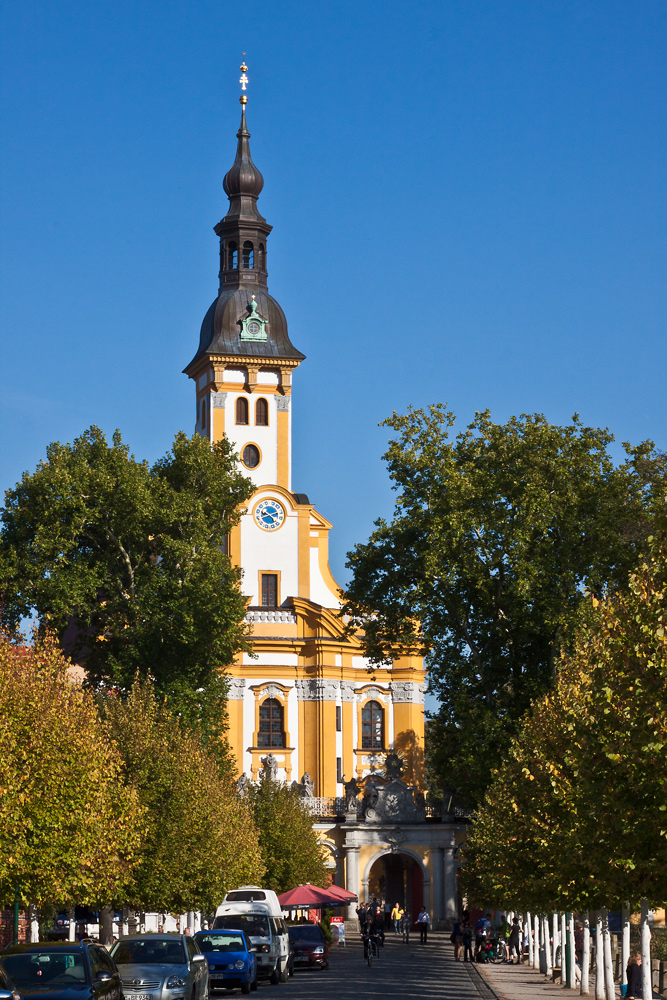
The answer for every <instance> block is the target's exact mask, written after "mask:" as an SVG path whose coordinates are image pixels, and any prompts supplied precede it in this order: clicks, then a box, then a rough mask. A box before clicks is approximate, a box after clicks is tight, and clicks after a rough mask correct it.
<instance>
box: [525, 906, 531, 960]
mask: <svg viewBox="0 0 667 1000" xmlns="http://www.w3.org/2000/svg"><path fill="white" fill-rule="evenodd" d="M526 930H527V933H528V965H529V966H530V967H531V968H532V967H533V921H532V919H531V916H530V913H528V912H526Z"/></svg>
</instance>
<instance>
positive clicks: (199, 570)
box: [0, 427, 252, 727]
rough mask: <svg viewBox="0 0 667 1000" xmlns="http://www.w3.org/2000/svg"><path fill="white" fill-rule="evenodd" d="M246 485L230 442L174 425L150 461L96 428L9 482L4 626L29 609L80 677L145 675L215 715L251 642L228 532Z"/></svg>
mask: <svg viewBox="0 0 667 1000" xmlns="http://www.w3.org/2000/svg"><path fill="white" fill-rule="evenodd" d="M251 492H252V485H251V483H250V481H249V480H248V479H246V478H245V477H244V476H242V475H241V474H240V473H239V472H238V471H237V470H236V464H235V461H234V454H233V452H232V449H231V446H230V444H229V442H228V441H226V440H223V441H220V442H217V443H216V444H214V445H213V446H212V447H211V445H210V444H209V442H208V441H206V440H204V439H203V438H201V437H199V436H198V435H195V436H194V437H192V438H188V437H186V435H185V434H182V433H180V434H178V435H177V436H176V439H175V441H174V445H173V447H172V449H171V451H170V452H169V453H168V454H167V455H166V456H165V457H164V458H163V459H161V460H160V461H159V462H157V463H156V464H155V465H154V466H153V468H149V466H148V464H147V463H146V462H139V461H137V460H136V459H135V458H134V457H133V456H132V455H130V453H129V449H128V447H127V446H126V445H124V444H123V443H122V441H121V438H120V433H119V432H118V431H116V433H115V434H114V437H113V443H112V444H111V445H108V444H107V441H106V439H105V437H104V434H103V433H102V432H101V431H100V430H99V429H98V428H96V427H91V428H90V429H89V430H88V431H86V433H85V434H83V435H82V436H81V437H79V438H77V439H76V440H75V441H74V443H73V444H64V445H63V444H59V443H55V444H51V445H49V447H48V449H47V457H46V460H45V461H44V462H42V463H40V465H39V466H38V468H37V470H36V471H35V472H34V473H25V474H24V476H23V479H22V480H21V482H20V483H18V484H17V486H16V487H15V488H14V489H12V490H9V491H8V492H7V494H6V502H5V506H4V508H3V510H2V512H1V514H0V517H1V520H2V543H1V548H0V592H2V594H3V601H2V615H3V618H4V623H5V626H6V627H7V628H9V629H12V628H15V627H16V625H17V623H18V622H19V621H20V619H21V618H23V617H25V616H29V615H33V614H34V615H36V616H37V617H38V619H39V621H40V626H41V627H42V628H45V627H47V626H48V627H49V628H54V629H55V630H57V632H58V634H59V635H60V636H61V639H62V641H63V642H64V643H65V646H66V649H67V650H68V652H70V653H71V655H72V656H74V657H77V658H83V659H84V660H85V665H86V671H87V677H88V682H89V683H90V684H92V685H94V686H98V685H99V684H100V683H102V682H105V683H107V684H109V683H110V684H112V685H114V686H116V687H118V688H120V689H121V690H122V691H127V690H128V689H129V687H130V686H131V684H132V682H133V679H134V677H135V674H136V673H137V672H138V673H139V674H140V675H141V676H143V677H148V676H150V677H151V678H153V680H154V681H155V684H156V687H157V689H158V690H159V691H160V692H161V693H162V694H164V695H166V696H167V697H168V698H169V700H170V702H171V704H172V705H173V706H174V707H175V708H176V709H177V710H178V711H179V712H180V713H181V715H182V716H183V718H184V719H185V720H186V721H188V722H200V723H201V724H202V725H206V724H211V725H213V726H214V727H216V726H219V723H220V720H221V719H222V718H223V716H222V712H221V710H220V705H221V700H222V698H223V696H224V678H223V676H222V673H221V671H222V669H223V668H224V667H225V665H226V664H228V663H230V662H232V660H233V657H234V654H235V653H236V652H237V651H238V650H239V649H243V648H246V646H245V641H246V638H245V637H246V627H245V626H244V624H243V619H244V614H245V600H244V598H243V595H242V594H241V592H240V589H239V571H238V570H237V569H234V568H233V567H232V565H231V563H230V560H229V558H228V557H227V555H225V540H226V536H227V534H228V532H229V531H230V529H231V527H232V526H233V525H234V524H236V523H237V521H238V518H239V516H240V515H239V505H240V504H241V503H242V502H243V501H244V500H246V499H247V498H248V496H249V495H250V493H251Z"/></svg>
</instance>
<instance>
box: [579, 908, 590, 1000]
mask: <svg viewBox="0 0 667 1000" xmlns="http://www.w3.org/2000/svg"><path fill="white" fill-rule="evenodd" d="M590 967H591V922H590V920H589V918H588V910H587V911H586V913H584V948H583V952H582V955H581V993H582V995H583V996H587V995H588V994H589V993H590V992H591V990H590V986H589V972H590Z"/></svg>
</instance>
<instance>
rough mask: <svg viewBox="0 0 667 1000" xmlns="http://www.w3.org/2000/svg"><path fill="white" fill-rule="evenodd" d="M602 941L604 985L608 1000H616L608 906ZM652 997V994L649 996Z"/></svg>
mask: <svg viewBox="0 0 667 1000" xmlns="http://www.w3.org/2000/svg"><path fill="white" fill-rule="evenodd" d="M602 941H603V943H604V985H605V992H606V994H607V1000H614V998H615V996H616V987H615V986H614V966H613V963H612V960H611V934H610V933H609V910H608V909H607V907H606V906H603V908H602ZM649 996H650V994H649Z"/></svg>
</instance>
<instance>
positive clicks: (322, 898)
mask: <svg viewBox="0 0 667 1000" xmlns="http://www.w3.org/2000/svg"><path fill="white" fill-rule="evenodd" d="M334 888H336V887H335V886H329V888H328V889H320V887H319V886H317V885H311V884H310V883H309V882H306V884H305V885H297V886H296V888H294V889H288V890H287V892H283V893H282V894H281V895H280V896H278V902H279V903H280V905H281V906H283V907H285V908H288V907H290V906H294V907H297V906H302V907H307V906H317V907H320V906H340V904H341V903H342V902H343V899H342V898H341V897H339V896H337V895H336V894H335V893H333V892H332V891H331V890H332V889H334Z"/></svg>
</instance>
